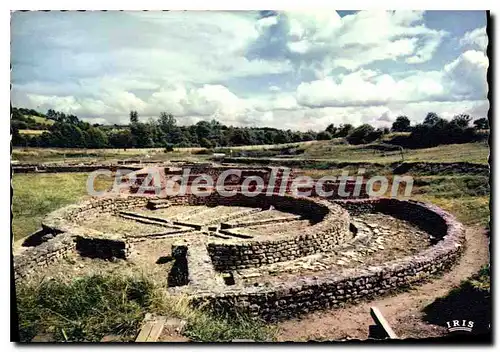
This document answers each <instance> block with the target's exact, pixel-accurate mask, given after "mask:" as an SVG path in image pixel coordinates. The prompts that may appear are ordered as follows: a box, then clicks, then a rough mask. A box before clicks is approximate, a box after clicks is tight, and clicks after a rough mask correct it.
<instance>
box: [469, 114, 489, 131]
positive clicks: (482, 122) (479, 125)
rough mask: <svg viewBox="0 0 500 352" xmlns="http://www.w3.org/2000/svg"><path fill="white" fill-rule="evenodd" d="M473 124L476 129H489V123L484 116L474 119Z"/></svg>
mask: <svg viewBox="0 0 500 352" xmlns="http://www.w3.org/2000/svg"><path fill="white" fill-rule="evenodd" d="M473 124H474V127H475V128H476V129H477V130H489V129H490V124H489V122H488V119H487V118H485V117H482V118H480V119H477V120H474V122H473Z"/></svg>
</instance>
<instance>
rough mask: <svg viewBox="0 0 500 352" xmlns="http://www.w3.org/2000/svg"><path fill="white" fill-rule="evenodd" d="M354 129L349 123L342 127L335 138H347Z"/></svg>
mask: <svg viewBox="0 0 500 352" xmlns="http://www.w3.org/2000/svg"><path fill="white" fill-rule="evenodd" d="M353 129H354V127H353V126H352V125H351V124H349V123H347V124H345V125H340V126H339V129H338V132H337V134H336V135H335V137H347V135H348V134H349V133H351V131H352V130H353Z"/></svg>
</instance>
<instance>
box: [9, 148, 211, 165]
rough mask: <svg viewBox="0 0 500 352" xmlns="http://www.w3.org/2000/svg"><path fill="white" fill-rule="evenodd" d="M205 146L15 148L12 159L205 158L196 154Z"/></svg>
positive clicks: (98, 160) (65, 160)
mask: <svg viewBox="0 0 500 352" xmlns="http://www.w3.org/2000/svg"><path fill="white" fill-rule="evenodd" d="M202 149H203V148H175V149H174V151H173V152H168V153H165V151H164V149H162V148H142V149H140V148H138V149H76V148H75V149H70V148H13V150H12V160H14V161H18V162H26V163H40V162H44V163H56V162H104V161H116V160H124V159H148V158H154V160H160V161H162V160H171V159H185V160H204V159H207V158H208V157H209V155H203V154H201V155H195V154H193V153H194V152H196V151H199V150H202Z"/></svg>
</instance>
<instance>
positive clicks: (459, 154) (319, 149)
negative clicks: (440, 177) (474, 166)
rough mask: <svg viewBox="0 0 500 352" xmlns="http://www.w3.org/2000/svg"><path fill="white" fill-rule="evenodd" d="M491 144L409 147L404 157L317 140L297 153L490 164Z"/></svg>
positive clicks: (338, 158)
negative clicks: (302, 151)
mask: <svg viewBox="0 0 500 352" xmlns="http://www.w3.org/2000/svg"><path fill="white" fill-rule="evenodd" d="M488 155H489V145H488V144H487V143H484V142H480V143H465V144H449V145H441V146H438V147H434V148H424V149H406V150H405V151H404V153H403V156H402V155H401V153H400V152H386V153H383V152H380V151H377V150H373V149H370V147H368V146H366V145H362V146H355V145H348V144H337V143H332V142H330V141H326V142H318V143H315V144H311V145H309V146H306V147H305V151H304V154H302V155H300V156H298V158H303V159H327V160H331V161H339V162H348V161H358V162H361V161H362V162H372V163H393V162H400V161H403V159H404V161H425V162H458V161H467V162H472V163H480V164H487V163H488Z"/></svg>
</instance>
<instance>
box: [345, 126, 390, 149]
mask: <svg viewBox="0 0 500 352" xmlns="http://www.w3.org/2000/svg"><path fill="white" fill-rule="evenodd" d="M381 135H382V131H375V129H374V128H373V127H372V126H371V125H368V124H364V125H361V126H359V127H356V128H355V129H354V130H353V131H352V132H351V133H350V134H349V135H348V136H347V138H346V139H347V141H348V142H349V144H366V143H371V142H373V141H375V140H376V139H377V138H379V137H380V136H381Z"/></svg>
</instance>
